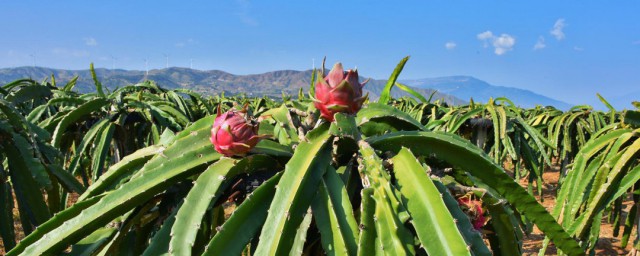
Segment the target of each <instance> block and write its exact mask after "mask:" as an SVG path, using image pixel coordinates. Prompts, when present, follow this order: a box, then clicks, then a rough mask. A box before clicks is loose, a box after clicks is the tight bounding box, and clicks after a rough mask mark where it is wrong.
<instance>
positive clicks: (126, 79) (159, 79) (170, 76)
mask: <svg viewBox="0 0 640 256" xmlns="http://www.w3.org/2000/svg"><path fill="white" fill-rule="evenodd" d="M311 74H312V71H311V70H306V71H295V70H279V71H272V72H267V73H263V74H252V75H234V74H231V73H227V72H224V71H220V70H206V71H205V70H194V69H189V68H179V67H171V68H165V69H154V70H149V72H148V73H147V72H145V71H138V70H122V69H103V68H99V69H96V75H97V76H98V78H99V80H100V81H101V83H102V84H103V85H104V86H105V87H107V88H108V89H110V90H114V89H115V88H117V87H122V86H124V85H129V84H135V83H139V82H142V81H144V80H146V79H149V80H153V81H155V82H156V83H157V84H158V85H160V86H162V87H164V88H168V89H177V88H185V89H190V90H193V91H195V92H198V93H201V94H204V95H214V94H218V93H221V92H224V93H225V94H226V95H235V94H240V93H244V94H246V95H248V96H262V95H267V96H270V97H276V98H278V97H281V95H282V93H285V94H290V95H296V94H297V93H298V91H299V90H300V88H302V90H303V91H305V92H306V91H308V89H309V85H310V79H311ZM51 75H54V76H55V79H56V82H57V83H58V86H60V85H64V84H65V83H66V82H67V81H69V80H70V79H72V78H73V77H74V76H76V75H77V76H79V78H78V81H77V83H76V87H75V89H76V90H77V91H79V92H82V93H87V92H92V91H94V90H95V86H94V83H93V80H92V78H91V73H90V71H89V70H64V69H52V68H44V67H17V68H3V69H0V85H1V84H6V83H8V82H11V81H14V80H16V79H21V78H32V79H34V80H37V81H40V80H43V79H50V77H51ZM364 79H365V78H364V77H362V78H361V81H364ZM399 82H400V83H403V84H405V85H408V86H409V87H411V88H412V89H414V90H415V91H417V92H419V93H420V94H422V95H424V96H425V97H426V98H428V97H429V96H430V95H431V94H432V93H433V91H434V90H435V91H437V92H436V93H435V94H434V97H433V99H434V100H436V99H442V100H444V101H446V102H447V103H449V104H454V105H459V104H466V103H467V102H468V100H469V99H471V98H473V100H474V101H476V102H487V101H488V100H489V98H490V97H493V98H496V97H501V96H505V97H507V98H509V99H511V100H512V101H513V102H515V103H516V104H517V105H519V106H521V107H534V106H535V105H536V104H539V105H543V106H546V105H553V106H555V107H556V108H559V109H565V110H566V109H568V108H570V105H569V104H567V103H565V102H561V101H558V100H554V99H551V98H549V97H545V96H543V95H540V94H536V93H534V92H531V91H527V90H523V89H517V88H512V87H503V86H495V85H491V84H489V83H487V82H485V81H482V80H479V79H477V78H474V77H470V76H447V77H438V78H425V79H415V80H399ZM385 84H386V80H378V79H370V80H369V82H368V83H367V85H366V86H365V87H364V89H365V92H368V93H369V96H370V98H371V99H377V98H378V97H379V95H380V93H381V92H382V90H383V88H384V86H385ZM405 95H408V94H407V93H405V92H404V91H401V90H399V89H398V88H395V87H394V89H393V90H392V96H393V97H400V96H405Z"/></svg>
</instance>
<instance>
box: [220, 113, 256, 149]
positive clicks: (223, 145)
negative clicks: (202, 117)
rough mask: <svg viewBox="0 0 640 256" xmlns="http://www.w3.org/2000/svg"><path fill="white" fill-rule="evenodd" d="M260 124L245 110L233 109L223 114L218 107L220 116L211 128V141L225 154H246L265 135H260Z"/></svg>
mask: <svg viewBox="0 0 640 256" xmlns="http://www.w3.org/2000/svg"><path fill="white" fill-rule="evenodd" d="M258 125H259V124H258V123H257V122H255V121H253V120H251V119H249V118H248V117H247V116H246V114H245V112H243V111H235V110H231V111H228V112H226V113H224V114H221V113H220V108H218V116H217V117H216V120H215V121H214V122H213V127H212V128H211V143H212V144H213V146H214V147H215V149H216V151H218V152H219V153H220V154H223V155H225V156H234V155H244V154H246V153H247V152H249V150H251V149H252V148H253V147H255V146H256V144H258V142H259V141H260V140H261V139H262V137H263V136H260V135H258Z"/></svg>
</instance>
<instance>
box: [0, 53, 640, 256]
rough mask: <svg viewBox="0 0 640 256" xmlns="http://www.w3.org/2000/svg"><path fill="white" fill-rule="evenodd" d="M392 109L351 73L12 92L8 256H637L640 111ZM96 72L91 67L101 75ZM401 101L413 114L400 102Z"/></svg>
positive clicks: (27, 87)
mask: <svg viewBox="0 0 640 256" xmlns="http://www.w3.org/2000/svg"><path fill="white" fill-rule="evenodd" d="M407 59H408V58H405V59H403V60H402V61H401V62H400V63H399V64H398V65H397V66H396V68H395V69H394V70H393V72H392V73H391V75H390V76H389V79H388V80H387V83H386V86H385V87H384V89H383V91H382V93H381V94H380V97H379V99H377V100H370V99H369V98H368V97H367V95H366V94H363V91H362V90H363V87H366V82H365V81H360V80H359V76H358V72H357V71H355V70H350V69H347V68H344V67H343V66H342V65H341V64H339V63H338V64H336V65H334V66H333V67H332V68H331V69H329V68H327V69H326V70H325V68H324V67H322V69H319V70H316V71H315V72H313V75H312V77H311V79H310V81H311V82H310V84H309V93H304V92H303V91H302V90H300V92H299V93H298V94H297V95H283V96H282V98H281V99H277V100H276V99H272V98H269V97H247V96H245V95H234V96H227V95H224V94H218V95H215V96H213V97H205V96H202V95H200V94H198V93H195V92H192V91H189V90H185V89H173V90H168V89H164V88H163V87H162V84H156V83H155V82H153V81H144V82H142V83H139V84H132V85H123V86H122V87H120V88H117V89H115V90H113V91H109V90H106V89H105V88H103V86H102V84H101V83H100V79H99V78H98V77H97V76H96V75H95V73H94V74H93V79H94V84H95V92H92V93H84V94H82V93H78V92H76V91H75V90H74V85H75V84H74V83H75V80H71V81H70V82H68V83H65V84H58V83H56V81H55V77H51V79H48V80H46V81H43V82H37V81H34V80H31V79H20V80H16V81H14V82H11V83H8V84H5V85H2V86H1V87H0V162H1V164H0V221H1V224H2V225H0V237H1V238H2V239H1V240H2V244H1V245H2V246H1V247H2V248H0V253H2V254H4V253H6V255H43V254H44V255H49V254H53V255H59V254H65V255H114V254H118V255H162V254H171V255H282V254H293V255H322V254H325V253H326V254H330V255H379V254H391V255H492V254H494V255H523V254H524V255H533V254H538V253H542V254H550V255H557V254H565V255H584V254H591V255H613V254H626V253H630V254H634V253H635V250H636V249H637V248H640V242H639V241H638V240H637V237H638V225H640V209H638V207H640V183H639V182H638V181H639V180H640V159H638V156H639V154H640V103H639V102H633V103H632V105H629V106H633V107H634V109H624V110H616V109H614V108H613V107H612V106H611V105H610V104H609V103H608V102H607V100H606V99H605V98H603V97H601V96H600V95H597V96H596V95H594V97H598V98H599V99H600V100H601V102H602V103H603V104H605V105H606V106H607V109H608V110H606V111H598V110H596V109H594V108H593V107H591V106H589V105H578V106H574V107H572V108H571V109H570V110H568V111H562V110H558V109H556V108H554V107H552V106H537V107H535V108H526V109H525V108H520V107H518V105H517V102H512V101H511V100H510V99H508V98H492V99H490V100H489V101H488V102H474V101H473V99H470V102H469V103H468V104H464V105H455V106H453V105H449V104H447V103H445V102H443V101H442V100H440V99H435V98H432V97H425V96H424V95H422V94H420V93H418V92H416V91H414V90H412V89H411V88H410V87H408V86H406V85H404V84H401V83H398V82H397V78H398V76H399V74H400V73H401V72H402V70H403V68H404V65H405V63H406V61H407ZM91 69H92V70H93V66H92V68H91ZM392 90H401V91H403V92H405V93H408V94H409V95H411V97H402V98H392V97H391V91H392Z"/></svg>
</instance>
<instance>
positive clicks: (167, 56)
mask: <svg viewBox="0 0 640 256" xmlns="http://www.w3.org/2000/svg"><path fill="white" fill-rule="evenodd" d="M162 55H164V57H165V58H166V59H167V65H166V66H165V67H166V68H169V55H168V54H162Z"/></svg>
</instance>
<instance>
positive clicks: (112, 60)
mask: <svg viewBox="0 0 640 256" xmlns="http://www.w3.org/2000/svg"><path fill="white" fill-rule="evenodd" d="M109 56H111V69H112V70H114V69H116V60H117V59H116V58H115V57H113V55H109Z"/></svg>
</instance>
